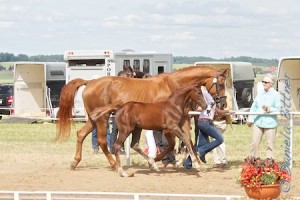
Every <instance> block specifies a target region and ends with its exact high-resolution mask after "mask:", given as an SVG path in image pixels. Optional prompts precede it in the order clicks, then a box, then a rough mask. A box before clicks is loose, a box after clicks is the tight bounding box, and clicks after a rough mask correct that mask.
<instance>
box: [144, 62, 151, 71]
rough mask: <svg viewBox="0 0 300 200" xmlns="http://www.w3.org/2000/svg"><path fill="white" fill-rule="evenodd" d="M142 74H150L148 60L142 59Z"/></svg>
mask: <svg viewBox="0 0 300 200" xmlns="http://www.w3.org/2000/svg"><path fill="white" fill-rule="evenodd" d="M143 72H144V73H149V72H150V60H149V59H144V60H143Z"/></svg>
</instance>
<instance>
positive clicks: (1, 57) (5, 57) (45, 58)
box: [0, 53, 279, 66]
mask: <svg viewBox="0 0 300 200" xmlns="http://www.w3.org/2000/svg"><path fill="white" fill-rule="evenodd" d="M17 61H34V62H63V61H64V56H63V55H35V56H28V55H26V54H18V55H14V54H12V53H0V62H17ZM201 61H226V62H232V61H242V62H250V63H252V64H253V66H277V65H278V62H279V61H278V60H277V59H264V58H252V57H247V56H239V57H230V58H222V59H215V58H210V57H203V56H192V57H190V56H174V57H173V63H174V64H193V63H195V62H201Z"/></svg>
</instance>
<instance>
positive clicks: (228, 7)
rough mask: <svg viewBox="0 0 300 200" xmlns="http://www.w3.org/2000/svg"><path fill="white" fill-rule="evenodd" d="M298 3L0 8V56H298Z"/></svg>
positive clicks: (195, 1)
mask: <svg viewBox="0 0 300 200" xmlns="http://www.w3.org/2000/svg"><path fill="white" fill-rule="evenodd" d="M299 7H300V1H298V0H284V1H282V0H263V1H262V0H105V1H104V0H86V1H83V0H72V1H70V0H68V1H67V0H0V52H8V53H13V54H16V55H17V54H20V53H22V54H27V55H41V54H43V55H50V54H63V53H64V51H66V50H70V49H72V50H75V49H85V50H93V49H112V50H115V51H119V50H122V49H133V50H135V51H136V52H142V51H156V52H161V53H172V54H173V55H174V56H208V57H213V58H224V57H231V56H234V57H236V56H251V57H258V58H276V59H279V58H280V57H283V56H294V55H300V11H299Z"/></svg>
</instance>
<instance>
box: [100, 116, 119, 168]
mask: <svg viewBox="0 0 300 200" xmlns="http://www.w3.org/2000/svg"><path fill="white" fill-rule="evenodd" d="M107 120H108V116H107V118H104V117H102V118H101V119H99V120H98V121H96V126H97V136H98V144H99V146H100V148H101V149H102V151H103V153H104V155H105V156H106V158H107V160H108V162H109V164H110V166H111V167H112V168H113V169H116V167H117V166H116V165H117V164H116V161H115V159H114V158H113V157H112V155H111V153H110V151H109V150H108V148H107V141H106V128H107Z"/></svg>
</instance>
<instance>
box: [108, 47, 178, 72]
mask: <svg viewBox="0 0 300 200" xmlns="http://www.w3.org/2000/svg"><path fill="white" fill-rule="evenodd" d="M114 60H115V62H116V71H117V72H119V71H122V70H123V68H124V67H128V66H130V67H132V68H133V69H134V70H136V71H141V72H144V73H146V74H150V75H151V76H154V75H157V74H160V73H164V72H168V73H169V72H171V71H172V69H173V56H172V54H167V53H153V52H142V53H135V52H131V51H122V52H117V53H115V55H114Z"/></svg>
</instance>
